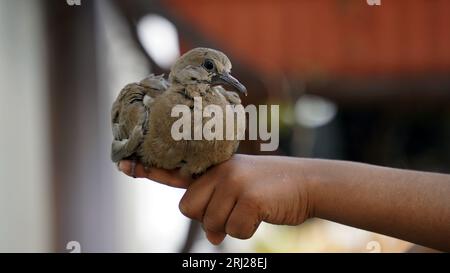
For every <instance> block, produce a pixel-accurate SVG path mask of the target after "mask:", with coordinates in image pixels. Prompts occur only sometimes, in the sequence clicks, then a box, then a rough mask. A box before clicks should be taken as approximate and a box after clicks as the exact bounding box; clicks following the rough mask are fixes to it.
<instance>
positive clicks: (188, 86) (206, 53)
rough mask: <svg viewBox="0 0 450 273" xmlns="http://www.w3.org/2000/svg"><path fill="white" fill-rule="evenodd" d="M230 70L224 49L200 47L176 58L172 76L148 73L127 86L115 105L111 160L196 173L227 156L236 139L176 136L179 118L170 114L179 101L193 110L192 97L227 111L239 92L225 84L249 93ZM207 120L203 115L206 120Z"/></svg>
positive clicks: (113, 109) (232, 148)
mask: <svg viewBox="0 0 450 273" xmlns="http://www.w3.org/2000/svg"><path fill="white" fill-rule="evenodd" d="M230 70H231V62H230V61H229V59H228V57H227V56H226V55H225V54H223V53H222V52H220V51H217V50H213V49H207V48H196V49H193V50H191V51H189V52H187V53H186V54H184V55H183V56H181V57H180V58H179V59H178V60H177V62H176V63H175V64H174V65H173V67H172V69H171V73H170V75H169V81H166V80H165V79H164V78H163V77H162V76H154V75H150V76H148V77H147V78H146V79H144V80H142V81H141V82H139V83H133V84H129V85H127V86H125V87H124V88H123V89H122V91H121V92H120V94H119V96H118V98H117V99H116V101H115V102H114V104H113V108H112V127H113V135H114V140H113V143H112V153H111V158H112V161H114V162H118V161H120V160H121V159H126V158H137V159H138V160H140V161H141V162H142V163H143V164H144V166H155V167H158V168H164V169H169V170H171V169H175V168H181V171H182V173H184V174H186V175H193V174H201V173H203V172H204V171H205V170H206V169H207V168H209V167H210V166H212V165H215V164H218V163H220V162H223V161H225V160H227V159H229V158H230V157H231V156H232V155H233V153H234V152H235V151H236V149H237V147H238V145H239V141H238V140H209V141H208V140H179V141H176V140H174V139H173V138H172V135H171V127H172V124H173V123H174V122H175V121H176V120H177V119H178V118H176V117H171V111H172V108H173V107H174V106H175V105H179V104H183V105H187V106H189V107H190V108H191V109H193V106H194V97H201V98H202V103H203V109H204V108H205V107H206V106H207V105H210V104H214V105H218V106H219V107H221V108H222V109H223V112H224V113H225V106H226V105H230V104H231V105H237V104H240V103H241V100H240V98H239V96H238V95H237V94H236V93H234V92H230V91H226V90H225V89H224V88H223V87H222V86H219V85H223V84H227V85H230V86H231V87H233V88H234V89H236V90H237V91H240V92H243V93H246V89H245V87H244V86H243V85H242V84H240V83H239V82H238V81H237V80H236V79H235V78H233V77H232V76H231V75H230V74H229V73H230ZM213 118H214V117H213ZM208 120H209V119H207V118H203V124H205V123H206V122H207V121H208ZM224 124H225V116H224ZM192 128H193V126H192ZM235 131H236V130H235ZM237 133H238V132H235V134H237ZM241 133H242V132H241Z"/></svg>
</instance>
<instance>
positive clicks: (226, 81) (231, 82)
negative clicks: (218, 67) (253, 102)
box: [211, 72, 247, 96]
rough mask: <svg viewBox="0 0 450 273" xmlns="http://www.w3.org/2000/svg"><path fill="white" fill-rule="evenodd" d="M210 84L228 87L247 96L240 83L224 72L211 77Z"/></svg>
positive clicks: (245, 89)
mask: <svg viewBox="0 0 450 273" xmlns="http://www.w3.org/2000/svg"><path fill="white" fill-rule="evenodd" d="M211 84H212V85H213V86H216V85H228V86H230V87H232V88H233V89H235V90H236V91H239V92H241V93H243V94H245V95H246V96H247V88H245V86H244V85H243V84H242V83H240V82H239V81H238V80H237V79H236V78H235V77H233V76H231V75H230V73H228V72H224V73H222V74H216V75H215V76H213V77H212V80H211Z"/></svg>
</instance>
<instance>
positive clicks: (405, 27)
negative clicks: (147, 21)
mask: <svg viewBox="0 0 450 273" xmlns="http://www.w3.org/2000/svg"><path fill="white" fill-rule="evenodd" d="M165 4H166V6H167V7H168V8H170V10H171V11H173V13H174V14H175V15H176V16H177V17H180V18H183V19H185V20H186V21H188V22H190V23H192V25H193V27H194V28H196V29H197V30H199V31H200V32H201V33H203V34H204V35H205V37H206V38H208V39H211V40H213V41H215V42H217V43H219V44H220V45H221V46H223V48H225V49H226V51H227V53H229V54H230V55H232V56H233V57H234V58H239V60H240V61H241V62H245V63H246V64H247V65H249V66H250V67H251V68H253V69H256V70H258V69H260V70H262V71H264V72H265V73H275V74H279V73H287V74H289V75H293V76H295V75H305V74H306V75H311V74H319V75H321V74H325V75H326V74H337V75H347V74H350V75H355V74H357V75H373V74H375V75H385V74H409V73H424V72H448V71H450V28H449V26H450V1H448V0H433V1H430V0H395V1H386V0H382V5H381V6H369V5H367V3H366V1H365V0H350V1H333V0H299V1H292V0H278V1H270V0H247V1H246V0H216V1H213V0H194V1H183V0H168V1H165Z"/></svg>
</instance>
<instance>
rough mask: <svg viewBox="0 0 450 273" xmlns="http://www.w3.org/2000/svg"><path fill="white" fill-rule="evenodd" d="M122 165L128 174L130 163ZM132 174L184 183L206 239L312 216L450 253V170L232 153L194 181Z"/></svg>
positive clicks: (189, 209) (184, 202) (188, 208)
mask: <svg viewBox="0 0 450 273" xmlns="http://www.w3.org/2000/svg"><path fill="white" fill-rule="evenodd" d="M119 168H120V170H122V171H123V172H124V173H126V174H129V172H130V169H131V164H130V162H129V161H122V162H121V163H120V165H119ZM136 174H137V177H142V178H148V179H151V180H153V181H156V182H160V183H163V184H166V185H168V186H172V187H178V188H186V192H185V194H184V196H183V197H182V199H181V201H180V204H179V207H180V211H181V212H182V213H183V214H184V215H186V216H187V217H189V218H192V219H195V220H197V221H200V222H201V223H202V225H203V229H204V230H205V232H206V235H207V238H208V240H209V241H210V242H211V243H213V244H219V243H221V242H222V241H223V239H224V238H225V236H226V235H227V234H228V235H230V236H232V237H235V238H240V239H247V238H250V237H251V236H252V235H253V234H254V233H255V231H256V229H257V228H258V226H259V224H260V223H261V222H262V221H264V222H267V223H272V224H278V225H299V224H301V223H303V222H304V221H305V220H307V219H309V218H313V217H317V218H322V219H326V220H330V221H334V222H338V223H341V224H345V225H349V226H353V227H357V228H361V229H365V230H369V231H373V232H377V233H381V234H385V235H389V236H393V237H396V238H399V239H403V240H406V241H410V242H413V243H416V244H420V245H424V246H428V247H431V248H435V249H440V250H444V251H450V175H447V174H439V173H429V172H419V171H411V170H401V169H394V168H387V167H379V166H374V165H368V164H362V163H355V162H347V161H337V160H323V159H305V158H294V157H280V156H252V155H234V156H233V157H232V158H231V159H230V160H228V161H226V162H224V163H222V164H219V165H217V166H214V167H213V168H211V169H209V170H208V171H207V172H206V173H205V174H203V175H202V176H200V177H199V178H197V179H196V180H192V179H187V178H184V177H183V176H181V175H180V174H179V172H178V171H176V170H174V171H167V170H162V169H155V168H150V169H148V170H145V169H144V167H143V166H142V165H140V164H138V166H137V168H136Z"/></svg>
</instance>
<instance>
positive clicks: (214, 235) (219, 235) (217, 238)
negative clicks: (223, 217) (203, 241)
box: [205, 230, 227, 245]
mask: <svg viewBox="0 0 450 273" xmlns="http://www.w3.org/2000/svg"><path fill="white" fill-rule="evenodd" d="M205 233H206V238H207V239H208V241H209V242H210V243H211V244H213V245H218V244H220V243H222V242H223V240H224V239H225V237H226V236H227V235H226V234H225V233H223V232H214V231H210V230H205Z"/></svg>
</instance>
